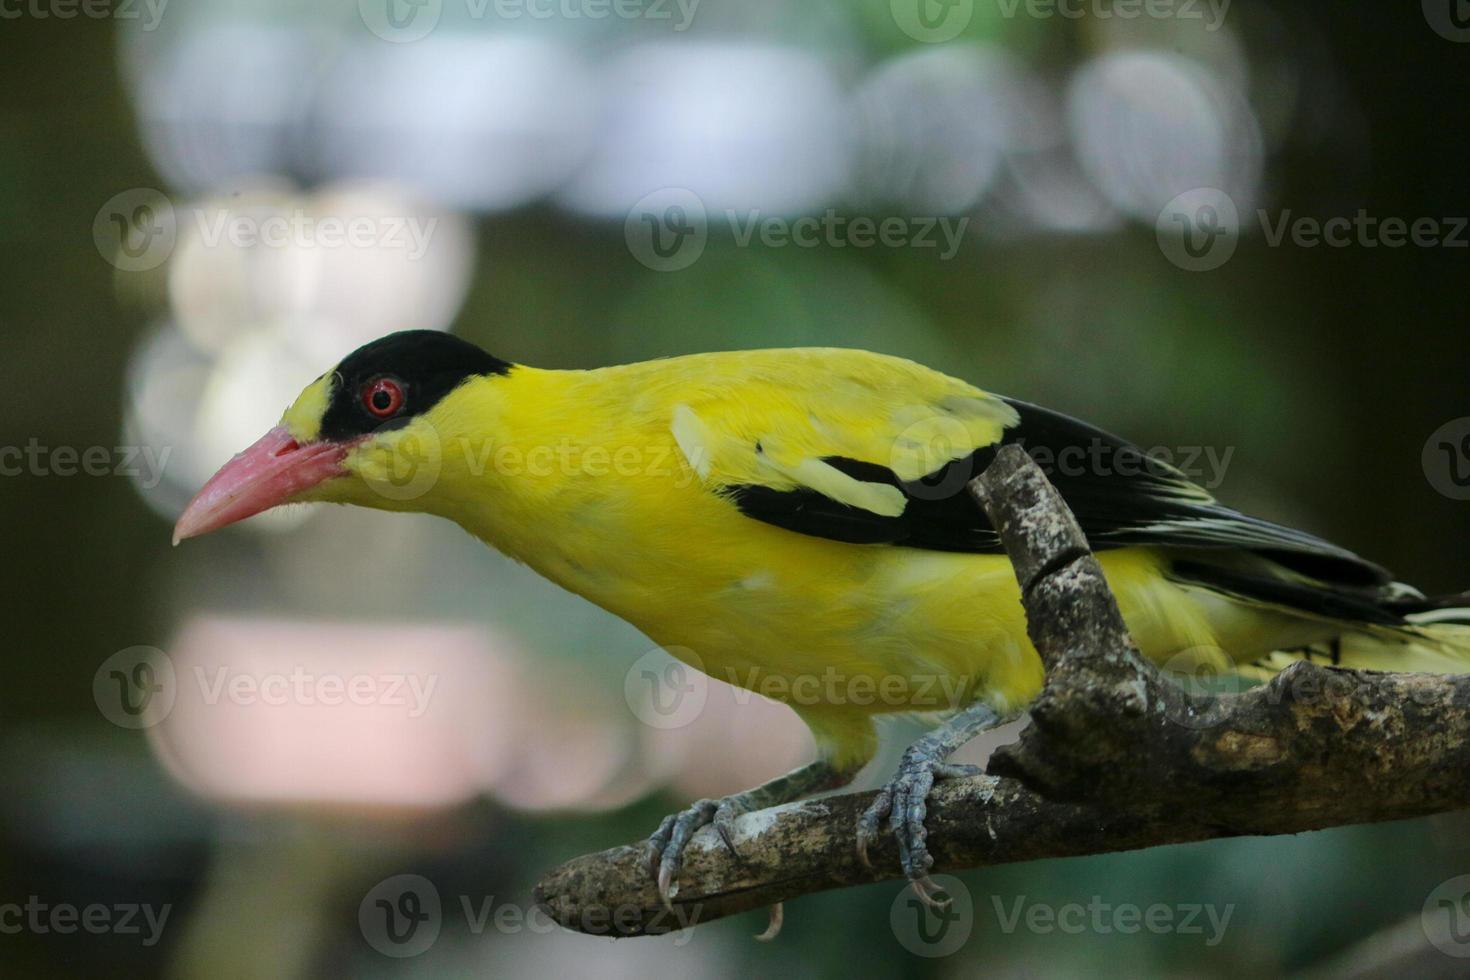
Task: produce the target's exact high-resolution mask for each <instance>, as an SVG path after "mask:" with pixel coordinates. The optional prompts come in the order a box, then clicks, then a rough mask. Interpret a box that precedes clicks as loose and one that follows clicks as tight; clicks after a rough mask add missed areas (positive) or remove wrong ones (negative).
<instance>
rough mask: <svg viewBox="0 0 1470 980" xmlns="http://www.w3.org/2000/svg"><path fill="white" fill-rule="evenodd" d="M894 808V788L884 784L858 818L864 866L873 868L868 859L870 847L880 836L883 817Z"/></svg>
mask: <svg viewBox="0 0 1470 980" xmlns="http://www.w3.org/2000/svg"><path fill="white" fill-rule="evenodd" d="M892 810H893V790H891V789H890V788H889V787H887V786H884V787H883V788H882V789H880V790H879V791H878V795H877V796H875V797H873V802H872V803H869V804H868V808H867V809H866V810H864V811H863V815H862V816H861V817H859V818H858V829H857V852H858V860H860V861H862V862H863V867H865V868H872V867H873V862H872V861H870V860H868V847H869V845H871V844H872V843H873V841H874V840H875V839H877V837H878V831H879V829H880V828H881V827H882V826H883V818H884V817H886V816H888V814H889V813H890V812H892Z"/></svg>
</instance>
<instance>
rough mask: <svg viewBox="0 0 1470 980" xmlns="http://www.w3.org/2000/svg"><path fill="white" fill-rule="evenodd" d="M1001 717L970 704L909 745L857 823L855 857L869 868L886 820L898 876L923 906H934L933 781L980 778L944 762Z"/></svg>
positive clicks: (968, 768) (987, 707)
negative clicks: (929, 818)
mask: <svg viewBox="0 0 1470 980" xmlns="http://www.w3.org/2000/svg"><path fill="white" fill-rule="evenodd" d="M1002 720H1003V719H1002V718H1001V716H1000V714H999V713H998V712H997V711H996V710H995V709H994V708H992V707H991V706H990V705H988V704H973V705H971V706H969V707H968V708H965V709H964V710H963V711H961V712H959V713H958V714H956V715H955V716H954V717H953V718H950V719H949V720H948V721H946V722H945V723H944V724H943V725H941V726H940V727H938V728H936V729H935V730H934V731H932V732H930V733H929V734H927V735H925V736H924V737H923V738H921V739H919V740H918V741H917V742H915V743H914V744H913V745H910V746H909V747H908V748H907V749H906V750H905V751H904V753H903V759H902V761H900V762H899V764H898V772H896V773H894V775H893V778H892V779H890V780H889V781H888V783H887V785H885V786H884V787H883V788H882V789H881V790H879V791H878V795H877V797H876V798H875V799H874V800H873V802H872V805H870V806H869V807H868V809H867V810H866V811H864V813H863V815H862V817H861V818H859V820H858V833H857V846H858V856H859V857H861V858H862V860H863V863H864V864H868V866H869V867H871V866H872V865H871V864H869V862H868V845H870V844H871V843H872V842H873V840H874V839H875V838H876V837H877V836H878V829H879V827H880V826H881V824H882V822H883V818H884V817H887V818H888V822H889V826H890V827H892V829H893V835H894V837H896V838H897V839H898V855H899V861H900V862H901V863H902V865H903V873H904V874H906V875H908V878H909V880H910V881H912V882H913V883H914V891H915V892H917V893H918V895H919V897H920V898H921V899H923V900H924V901H925V902H928V903H930V904H935V899H934V895H933V893H934V891H935V888H934V886H933V884H932V882H930V881H929V876H928V871H929V868H930V867H932V866H933V864H934V858H933V857H931V856H930V854H929V848H928V847H927V846H926V844H925V838H926V837H928V831H927V830H925V829H924V814H925V809H926V803H925V801H926V800H927V799H928V797H929V790H930V788H931V787H933V785H934V781H935V780H936V779H951V778H954V777H956V776H969V775H974V774H976V773H978V772H980V769H979V767H978V766H963V765H955V764H953V763H949V762H946V761H945V760H946V759H947V758H949V756H950V755H951V754H952V753H953V752H954V751H955V750H956V749H958V748H959V747H960V746H962V745H964V744H965V743H966V742H968V741H969V740H970V739H972V738H974V737H975V736H976V735H978V734H980V733H981V732H983V731H985V730H986V729H989V728H994V727H995V726H996V725H999V724H1000V723H1001V722H1002Z"/></svg>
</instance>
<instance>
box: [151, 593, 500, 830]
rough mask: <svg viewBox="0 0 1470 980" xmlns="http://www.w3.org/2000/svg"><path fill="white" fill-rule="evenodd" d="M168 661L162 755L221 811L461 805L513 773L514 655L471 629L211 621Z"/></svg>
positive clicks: (156, 733)
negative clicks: (172, 687)
mask: <svg viewBox="0 0 1470 980" xmlns="http://www.w3.org/2000/svg"><path fill="white" fill-rule="evenodd" d="M170 656H171V658H172V660H173V664H174V677H175V681H174V682H175V684H176V686H177V691H176V698H175V701H174V705H173V709H172V710H171V711H170V712H169V714H168V716H167V717H166V718H165V719H164V720H163V722H162V723H160V724H159V725H157V726H156V727H155V728H153V729H151V730H150V737H151V741H152V744H153V747H154V749H155V751H156V752H157V753H158V755H159V757H160V758H161V759H162V760H163V762H164V764H165V765H166V766H167V767H168V769H169V770H170V771H171V772H172V773H173V774H174V775H175V776H176V777H177V778H178V779H179V780H180V781H181V782H183V783H184V784H185V785H186V786H187V787H188V788H189V789H191V790H192V791H194V792H195V793H198V794H199V795H201V796H203V797H206V798H210V799H215V800H219V801H224V802H231V803H240V804H265V805H269V804H281V805H293V804H294V805H338V806H342V805H345V806H370V807H383V808H392V809H410V810H425V809H437V808H443V807H449V806H453V805H455V804H458V803H462V802H464V801H466V800H468V799H470V798H472V797H474V796H476V795H477V794H478V793H480V792H482V791H483V789H484V788H485V787H486V786H487V785H489V784H491V783H493V781H494V780H495V779H496V778H498V777H499V775H500V774H501V773H503V772H505V771H506V769H507V767H508V766H509V764H510V761H511V754H512V751H513V750H514V748H515V741H516V739H517V736H518V732H517V728H519V727H520V726H519V722H520V720H521V718H522V715H521V712H520V711H519V710H518V708H517V698H518V686H519V685H518V681H517V678H518V675H519V673H520V672H519V671H518V669H517V667H516V659H515V656H514V652H513V651H511V650H509V649H508V648H507V646H506V644H504V643H503V642H497V641H496V639H495V638H493V637H492V636H490V635H489V634H487V633H486V632H485V631H484V630H482V629H479V628H474V627H456V626H436V625H428V624H413V623H388V622H385V623H377V624H371V623H340V622H292V621H285V620H272V619H265V618H258V617H240V618H224V617H214V616H208V617H200V618H196V619H193V620H191V621H189V622H188V623H186V624H185V626H184V628H183V629H182V631H181V632H180V633H179V635H178V637H177V639H176V640H175V642H174V643H173V645H172V648H171V650H170Z"/></svg>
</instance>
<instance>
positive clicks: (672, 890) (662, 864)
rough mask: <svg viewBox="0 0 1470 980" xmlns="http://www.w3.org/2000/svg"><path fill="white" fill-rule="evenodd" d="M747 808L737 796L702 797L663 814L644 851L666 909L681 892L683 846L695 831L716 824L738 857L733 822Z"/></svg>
mask: <svg viewBox="0 0 1470 980" xmlns="http://www.w3.org/2000/svg"><path fill="white" fill-rule="evenodd" d="M748 809H749V808H748V807H747V806H746V805H745V804H744V802H743V801H741V800H740V799H739V798H738V797H734V796H727V797H725V798H724V799H722V800H699V801H697V802H695V803H693V804H691V805H690V806H689V808H688V809H685V810H681V811H679V812H678V813H671V814H669V815H668V816H667V817H664V819H663V822H662V823H660V824H659V825H658V830H655V831H654V832H653V835H652V836H651V837H649V838H648V843H647V844H645V845H644V854H645V859H646V860H647V862H648V873H649V874H651V875H652V876H653V877H654V879H655V880H656V881H657V882H658V896H659V898H660V899H661V900H662V901H663V903H664V907H665V908H667V909H670V910H672V909H673V907H674V898H675V897H676V896H677V895H678V894H679V882H678V880H677V879H678V876H679V869H680V868H682V867H683V866H684V849H685V848H686V847H687V846H688V845H689V841H690V839H691V838H692V837H693V836H694V835H695V833H696V832H697V831H699V830H700V829H701V828H703V827H707V826H709V825H710V824H714V825H715V830H716V832H718V833H719V835H720V840H722V841H724V842H725V846H726V847H728V848H729V849H730V853H731V854H733V855H735V856H736V857H739V854H737V853H736V851H735V836H734V822H735V818H736V817H738V816H740V814H742V813H745V812H746V811H747V810H748Z"/></svg>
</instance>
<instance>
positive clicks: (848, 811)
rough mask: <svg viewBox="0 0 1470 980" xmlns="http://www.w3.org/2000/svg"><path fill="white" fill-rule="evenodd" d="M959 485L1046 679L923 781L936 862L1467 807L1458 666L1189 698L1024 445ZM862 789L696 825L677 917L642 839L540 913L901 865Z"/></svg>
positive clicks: (620, 928) (1468, 704) (590, 861)
mask: <svg viewBox="0 0 1470 980" xmlns="http://www.w3.org/2000/svg"><path fill="white" fill-rule="evenodd" d="M969 489H970V492H971V494H972V495H973V496H974V498H975V500H976V501H977V503H978V504H979V505H980V506H981V507H983V508H984V510H985V511H986V513H987V514H988V515H989V517H990V520H991V523H992V524H993V525H994V526H995V527H996V529H997V530H998V531H999V533H1000V537H1001V541H1002V543H1003V544H1004V545H1005V548H1006V552H1007V553H1008V554H1009V556H1010V558H1011V561H1012V564H1013V565H1014V566H1015V570H1016V577H1017V581H1018V582H1019V583H1020V585H1021V590H1022V602H1023V604H1024V606H1025V609H1026V616H1027V622H1028V624H1029V632H1030V635H1031V639H1032V642H1033V643H1034V645H1035V646H1036V649H1037V651H1038V652H1039V653H1040V654H1041V657H1042V660H1043V662H1044V663H1045V665H1046V669H1047V679H1046V683H1045V686H1044V687H1043V690H1042V692H1041V694H1040V695H1039V696H1038V698H1037V699H1036V701H1035V702H1034V703H1033V704H1032V706H1031V712H1030V716H1031V717H1030V723H1029V724H1028V725H1027V726H1026V728H1025V729H1024V730H1023V731H1022V733H1021V737H1020V739H1019V740H1018V741H1017V742H1015V743H1013V744H1011V745H1007V746H1004V747H1002V748H1000V749H998V750H997V751H996V752H995V753H994V754H993V755H992V756H991V760H990V764H989V767H988V774H987V775H984V776H975V777H970V778H966V779H958V780H953V781H947V782H943V783H940V784H938V785H936V787H935V789H934V792H933V794H932V795H931V798H930V805H929V812H928V820H927V826H928V828H929V838H928V842H929V847H930V850H931V852H932V853H933V855H934V858H935V868H934V870H935V871H955V870H960V869H965V868H976V867H983V866H987V865H993V864H1003V863H1007V862H1012V861H1029V860H1034V859H1038V858H1054V857H1067V856H1072V855H1081V854H1099V853H1105V852H1110V851H1125V850H1134V849H1138V848H1144V847H1154V846H1158V845H1162V844H1175V843H1182V842H1186V841H1198V840H1207V839H1211V838H1220V837H1234V836H1242V835H1256V834H1291V833H1299V832H1302V831H1308V830H1317V829H1321V828H1324V827H1332V826H1338V825H1343V824H1352V823H1368V822H1373V821H1380V820H1394V819H1399V818H1404V817H1414V816H1421V815H1425V814H1430V813H1438V812H1441V811H1445V810H1452V809H1457V808H1461V807H1467V806H1470V778H1467V777H1470V676H1441V675H1429V674H1395V673H1379V672H1372V671H1359V670H1348V669H1340V668H1327V667H1322V666H1317V665H1315V664H1310V663H1305V662H1304V663H1298V664H1295V665H1293V666H1292V667H1290V668H1288V669H1287V670H1286V671H1284V672H1282V673H1281V674H1279V675H1277V676H1276V677H1275V678H1274V679H1273V680H1272V681H1270V682H1269V683H1267V684H1265V685H1262V686H1260V687H1256V688H1252V689H1250V690H1248V691H1245V692H1244V693H1241V694H1233V695H1220V696H1202V695H1198V694H1193V693H1191V692H1189V691H1186V690H1185V689H1184V688H1182V687H1180V686H1178V685H1176V684H1174V683H1173V682H1171V681H1170V680H1168V679H1166V678H1164V677H1163V676H1162V675H1161V674H1160V673H1159V672H1158V671H1157V670H1156V669H1155V668H1154V667H1153V666H1152V665H1151V664H1149V663H1148V662H1147V661H1145V660H1144V659H1143V658H1142V657H1141V656H1140V655H1139V653H1138V650H1137V648H1136V647H1135V646H1134V644H1133V641H1132V640H1131V638H1130V637H1129V636H1128V631H1127V629H1126V628H1125V627H1124V624H1123V620H1122V616H1121V615H1120V614H1119V612H1118V607H1117V603H1116V601H1115V600H1114V598H1113V596H1112V593H1111V592H1110V591H1109V589H1108V587H1107V583H1106V581H1105V580H1104V579H1103V576H1102V571H1101V568H1100V567H1099V565H1098V563H1097V560H1096V559H1095V558H1094V557H1093V555H1092V554H1091V552H1090V550H1089V549H1088V547H1087V542H1086V539H1085V538H1084V537H1083V535H1082V532H1081V529H1080V528H1079V527H1078V526H1077V522H1076V520H1075V519H1074V518H1073V517H1072V515H1071V513H1070V511H1069V510H1068V509H1067V507H1066V505H1065V504H1064V503H1063V502H1062V499H1061V497H1060V495H1059V494H1058V493H1057V492H1056V490H1055V489H1054V488H1053V487H1052V486H1051V484H1050V483H1049V482H1048V481H1047V480H1046V477H1045V476H1044V475H1043V474H1042V472H1041V470H1040V469H1039V468H1038V467H1037V466H1036V465H1035V463H1034V462H1032V460H1031V459H1030V458H1029V457H1028V456H1027V455H1026V454H1025V452H1024V451H1022V450H1021V449H1020V448H1018V447H1007V448H1005V449H1002V450H1001V451H1000V452H999V453H998V454H997V456H996V459H995V461H994V462H993V463H992V464H991V465H990V467H989V468H988V469H987V470H986V471H985V472H984V473H983V474H981V475H980V476H979V477H977V478H976V479H975V480H974V481H972V483H971V485H970V488H969ZM872 796H873V794H872V793H851V794H846V795H842V796H835V797H828V798H825V799H821V800H817V801H813V802H805V803H797V804H790V805H787V806H783V807H776V808H773V809H770V810H763V811H760V812H758V813H752V814H747V815H745V816H744V817H742V818H740V820H739V822H738V823H737V825H736V829H737V833H736V837H735V844H736V849H737V851H738V854H739V857H738V858H736V857H734V856H732V855H731V854H730V853H729V851H728V850H727V849H726V848H725V847H724V846H723V844H722V843H721V842H720V841H719V838H718V837H717V836H716V835H715V833H714V831H713V830H712V829H710V828H706V829H705V830H703V831H700V833H699V834H698V835H696V836H695V838H694V840H693V841H692V843H691V845H690V848H689V850H688V852H687V854H686V858H685V862H684V870H683V872H682V874H681V875H680V888H679V894H678V898H677V900H676V901H675V902H674V908H673V910H672V911H669V910H666V909H664V908H663V906H662V905H661V903H660V902H659V899H658V894H657V891H656V889H655V887H654V884H653V881H652V879H651V877H650V875H649V873H648V871H647V868H646V866H645V865H644V864H643V862H642V860H641V854H642V852H641V849H640V848H639V847H637V846H626V847H616V848H612V849H611V850H607V851H603V852H601V853H598V854H589V855H584V856H582V857H578V858H575V859H573V860H571V861H569V862H567V863H566V864H563V865H562V866H561V867H559V868H557V869H555V870H553V871H552V872H551V873H550V874H548V875H547V876H546V878H545V879H543V880H542V882H541V883H540V884H539V885H538V886H537V888H536V901H537V903H538V904H539V905H540V906H541V907H542V908H543V909H544V910H545V911H546V912H547V913H548V914H549V915H550V916H551V918H552V919H554V920H555V921H557V922H559V923H561V924H562V925H564V926H567V927H568V928H571V929H576V930H578V931H581V932H587V933H592V934H595V935H618V936H632V935H644V934H654V933H662V932H669V931H672V930H676V929H679V928H683V927H687V926H690V925H694V924H697V923H700V922H708V921H711V920H713V919H717V918H721V917H723V916H727V915H731V914H734V913H737V912H743V911H746V910H749V909H754V908H760V907H762V906H767V905H771V904H772V903H775V902H780V901H784V900H786V899H790V898H795V897H797V896H799V895H805V894H809V893H811V892H816V891H822V890H824V889H829V888H838V887H844V886H847V885H855V884H862V883H866V882H872V881H879V880H885V879H890V878H897V877H901V874H900V872H899V868H898V856H897V852H896V848H895V847H894V845H893V842H892V839H891V838H890V837H888V836H886V835H885V837H884V838H883V840H882V841H881V844H880V846H879V847H878V848H876V849H875V850H874V852H873V853H872V855H871V856H872V858H873V864H874V868H875V869H876V870H869V869H868V868H866V867H864V866H863V865H862V863H861V862H860V861H859V860H858V858H857V854H856V849H855V842H854V829H855V827H856V824H857V820H858V816H859V815H860V814H861V813H862V811H863V809H864V808H865V807H866V806H867V804H868V801H869V800H870V799H871V798H872Z"/></svg>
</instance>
